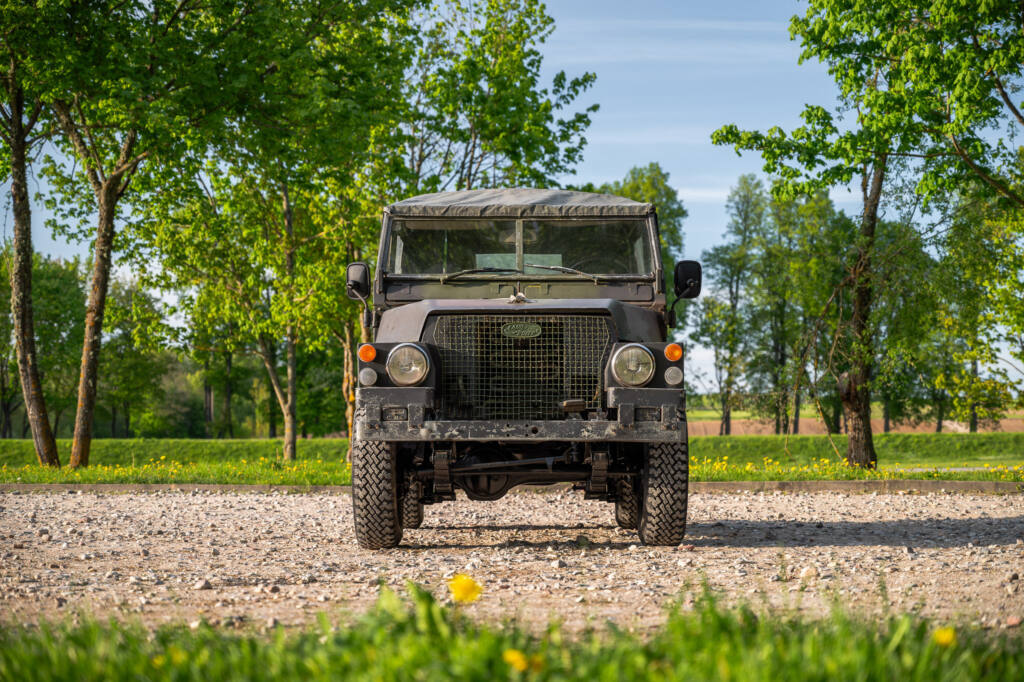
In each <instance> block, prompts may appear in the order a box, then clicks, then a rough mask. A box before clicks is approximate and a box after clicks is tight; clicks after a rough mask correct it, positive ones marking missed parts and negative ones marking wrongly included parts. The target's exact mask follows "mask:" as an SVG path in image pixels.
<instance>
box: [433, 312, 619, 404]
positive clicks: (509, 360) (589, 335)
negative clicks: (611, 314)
mask: <svg viewBox="0 0 1024 682" xmlns="http://www.w3.org/2000/svg"><path fill="white" fill-rule="evenodd" d="M506 325H513V326H512V327H509V328H508V329H506V332H515V331H516V330H519V331H520V332H521V333H520V336H522V335H523V334H522V330H523V329H524V328H526V329H527V330H528V332H527V333H534V332H536V329H537V327H539V328H540V333H539V334H537V335H536V336H527V337H525V338H510V337H509V336H507V335H506V334H503V333H502V328H503V327H506ZM524 325H525V327H524ZM530 325H537V327H532V326H530ZM433 336H434V339H433V340H434V344H435V345H436V346H437V349H438V352H439V354H440V359H441V403H440V415H439V417H440V418H441V419H563V418H564V417H565V414H564V413H563V411H562V408H561V406H560V403H561V402H562V401H563V400H582V401H584V403H585V404H586V406H587V408H588V409H594V408H599V407H601V392H602V389H603V388H604V366H605V363H606V362H607V359H608V353H609V351H610V350H611V346H612V332H611V323H610V320H609V318H608V317H607V316H604V315H442V316H439V317H438V318H437V324H436V326H435V327H434V330H433Z"/></svg>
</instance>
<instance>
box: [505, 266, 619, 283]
mask: <svg viewBox="0 0 1024 682" xmlns="http://www.w3.org/2000/svg"><path fill="white" fill-rule="evenodd" d="M523 267H526V268H540V269H541V270H554V271H555V272H567V273H569V274H570V275H581V276H583V277H588V278H590V279H592V280H594V284H600V283H601V280H600V279H599V278H598V276H597V275H592V274H590V273H589V272H583V271H582V270H577V269H576V268H567V267H565V266H562V265H537V264H535V263H523Z"/></svg>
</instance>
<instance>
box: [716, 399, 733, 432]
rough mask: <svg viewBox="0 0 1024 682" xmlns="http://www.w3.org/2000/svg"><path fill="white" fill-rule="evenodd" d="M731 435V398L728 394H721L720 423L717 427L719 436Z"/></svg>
mask: <svg viewBox="0 0 1024 682" xmlns="http://www.w3.org/2000/svg"><path fill="white" fill-rule="evenodd" d="M731 434H732V396H731V395H730V394H729V393H723V394H722V423H721V424H720V425H719V427H718V435H719V436H729V435H731Z"/></svg>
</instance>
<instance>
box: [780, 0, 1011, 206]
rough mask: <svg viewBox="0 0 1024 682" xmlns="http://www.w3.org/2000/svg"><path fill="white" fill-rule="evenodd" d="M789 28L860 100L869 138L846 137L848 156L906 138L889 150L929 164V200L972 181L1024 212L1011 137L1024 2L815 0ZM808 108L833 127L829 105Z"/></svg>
mask: <svg viewBox="0 0 1024 682" xmlns="http://www.w3.org/2000/svg"><path fill="white" fill-rule="evenodd" d="M790 32H791V34H792V35H793V37H794V38H799V39H800V41H801V47H802V48H803V50H802V53H801V59H803V60H806V59H816V60H818V61H819V62H821V63H823V64H825V65H826V67H827V68H828V70H829V74H830V75H831V76H832V77H833V78H834V79H835V81H836V83H837V84H838V86H839V88H840V92H841V95H842V97H843V98H844V99H847V100H848V101H853V100H856V101H857V104H858V106H857V116H858V122H859V123H860V125H862V126H863V127H864V128H863V129H864V131H865V133H866V134H856V135H843V136H841V139H845V140H846V142H845V143H844V144H845V146H846V147H847V149H848V153H850V152H853V150H854V149H855V148H857V147H860V148H861V149H862V150H863V151H862V152H858V153H869V154H874V153H877V152H878V151H881V150H882V148H881V147H880V146H879V145H877V144H875V145H872V144H871V142H872V141H873V140H880V139H883V138H890V139H893V140H899V143H898V144H896V145H895V146H894V147H892V148H891V151H893V152H895V153H897V154H901V155H907V156H911V157H915V158H919V159H921V160H923V164H922V166H923V167H922V170H923V173H922V175H921V178H920V181H919V182H918V184H917V189H918V192H919V193H920V194H921V195H922V196H924V197H925V198H927V199H933V200H941V199H943V198H945V196H950V195H955V194H957V193H959V192H961V191H962V190H963V188H964V187H965V185H967V184H969V183H968V182H965V180H967V179H974V180H977V181H980V184H983V185H984V186H985V187H986V188H988V189H989V190H990V191H992V192H994V193H997V194H999V195H1001V196H1002V197H1004V198H1005V199H1007V200H1008V201H1009V202H1012V203H1013V204H1015V205H1016V206H1017V207H1018V208H1024V198H1022V196H1021V194H1020V191H1019V185H1020V180H1021V175H1020V163H1019V157H1018V153H1019V152H1018V146H1017V143H1016V142H1014V140H1013V132H1015V131H1016V132H1019V130H1020V128H1019V127H1018V126H1024V117H1022V116H1021V113H1020V110H1019V107H1020V105H1019V103H1017V102H1014V96H1015V95H1016V94H1017V92H1018V89H1019V87H1020V84H1021V79H1022V77H1024V62H1022V60H1021V59H1020V58H1019V55H1020V53H1021V50H1022V49H1024V29H1022V26H1021V22H1020V6H1019V5H1018V3H1015V2H1012V1H1011V0H994V1H991V2H983V3H977V2H970V1H968V0H955V1H953V2H925V3H921V2H914V1H913V0H884V1H882V2H866V1H864V0H811V2H809V3H808V8H807V11H806V13H805V15H804V16H802V17H799V16H797V17H794V18H793V20H792V23H791V27H790ZM868 83H873V84H876V87H871V88H870V89H868V90H865V89H864V86H865V84H868ZM808 113H809V114H811V116H810V117H809V118H817V119H818V120H819V121H820V122H821V123H822V124H826V125H827V123H828V121H827V116H825V115H824V112H823V111H821V110H815V111H814V112H813V113H812V110H811V109H810V108H809V109H808ZM1013 129H1015V130H1013ZM1007 132H1009V133H1010V134H1009V135H1006V133H1007ZM878 133H881V135H878ZM798 135H799V132H797V133H794V138H793V139H794V140H796V138H797V136H798Z"/></svg>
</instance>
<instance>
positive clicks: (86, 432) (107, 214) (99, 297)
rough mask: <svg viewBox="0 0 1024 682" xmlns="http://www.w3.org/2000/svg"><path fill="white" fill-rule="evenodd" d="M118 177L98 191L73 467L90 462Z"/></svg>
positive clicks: (73, 447) (112, 246)
mask: <svg viewBox="0 0 1024 682" xmlns="http://www.w3.org/2000/svg"><path fill="white" fill-rule="evenodd" d="M115 180H116V177H111V178H108V179H107V180H106V181H105V182H104V183H103V186H102V189H101V191H100V192H99V224H98V226H97V228H96V244H95V247H94V252H95V253H94V257H93V264H92V278H91V279H92V286H91V287H90V289H89V303H88V307H87V308H86V312H85V341H84V342H83V343H82V368H81V371H80V372H79V375H78V410H77V411H76V412H75V439H74V442H73V443H72V445H71V461H70V463H69V464H70V465H71V466H72V467H84V466H89V450H90V447H91V445H92V425H93V419H94V416H95V411H96V382H97V379H98V377H97V370H98V369H99V364H100V346H101V344H102V341H103V314H104V313H105V312H106V307H107V288H108V286H109V285H110V263H111V259H112V257H113V249H114V210H115V206H116V202H117V182H116V181H115Z"/></svg>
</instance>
